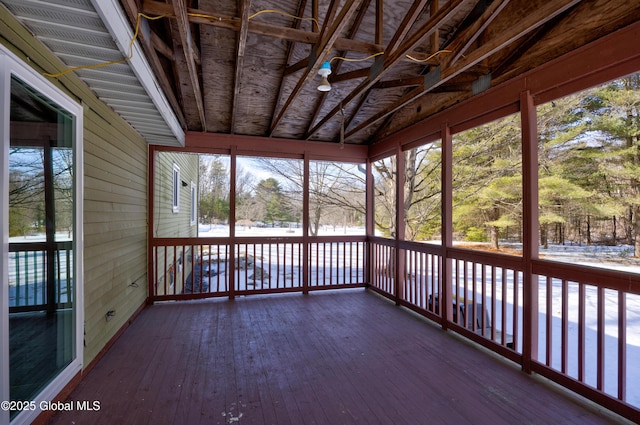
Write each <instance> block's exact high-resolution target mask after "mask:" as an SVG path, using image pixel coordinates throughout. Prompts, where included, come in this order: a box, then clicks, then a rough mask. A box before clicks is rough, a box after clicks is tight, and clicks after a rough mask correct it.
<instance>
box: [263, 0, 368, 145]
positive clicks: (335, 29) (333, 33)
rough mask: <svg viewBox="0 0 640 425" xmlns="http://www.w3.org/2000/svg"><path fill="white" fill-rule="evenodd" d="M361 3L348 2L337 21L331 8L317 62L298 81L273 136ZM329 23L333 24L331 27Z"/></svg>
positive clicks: (318, 49)
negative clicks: (332, 16) (332, 17)
mask: <svg viewBox="0 0 640 425" xmlns="http://www.w3.org/2000/svg"><path fill="white" fill-rule="evenodd" d="M334 3H335V4H337V3H338V2H337V1H332V4H334ZM360 3H362V0H347V2H346V3H345V5H344V6H343V7H342V9H341V10H340V13H339V14H338V16H337V17H336V18H335V19H330V17H331V15H332V13H331V9H333V8H331V7H330V12H329V13H328V17H327V20H326V21H325V22H324V25H323V28H322V30H321V31H320V42H319V43H318V44H317V45H316V49H315V50H316V55H315V56H316V57H315V60H314V61H313V63H311V61H310V63H309V65H310V66H309V67H308V68H307V70H306V71H304V73H303V75H302V77H301V78H300V80H298V84H296V86H295V88H294V89H293V91H292V92H291V94H290V95H289V98H288V99H287V101H286V102H285V104H284V105H283V107H282V109H281V110H280V113H279V114H278V116H277V117H276V118H275V119H274V121H273V122H272V123H271V132H270V133H271V134H273V131H274V130H275V128H276V127H277V126H278V124H279V123H280V121H281V120H282V118H283V117H284V115H285V114H286V113H287V110H288V109H289V107H290V106H291V104H292V103H293V101H294V100H295V99H296V98H297V96H298V94H299V93H300V91H301V90H302V88H303V87H304V85H305V84H306V83H307V81H308V80H309V79H310V78H313V77H314V76H315V74H316V73H317V72H318V69H319V68H320V65H321V64H322V63H323V62H324V61H326V60H327V57H328V55H329V50H330V49H332V48H333V47H334V44H335V41H336V40H337V38H338V36H339V35H340V33H341V32H342V30H343V29H344V27H345V26H346V25H347V24H348V23H349V22H350V21H351V17H352V16H353V14H354V13H355V12H356V10H357V9H358V6H359V5H360ZM329 22H331V25H330V26H329Z"/></svg>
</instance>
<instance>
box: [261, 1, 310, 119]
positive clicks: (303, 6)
mask: <svg viewBox="0 0 640 425" xmlns="http://www.w3.org/2000/svg"><path fill="white" fill-rule="evenodd" d="M317 3H318V2H317V0H313V3H312V7H313V8H314V9H315V8H317ZM306 8H307V0H300V3H299V4H298V13H297V15H296V16H298V17H299V18H300V17H302V16H304V11H305V9H306ZM315 22H318V21H317V19H316V20H315ZM301 24H302V21H301V20H300V19H294V21H293V28H295V29H299V28H300V25H301ZM312 27H313V28H314V29H315V25H312ZM318 30H319V28H318ZM288 44H289V45H288V46H287V59H286V61H285V64H287V65H288V64H289V63H290V62H291V59H292V58H293V51H294V47H295V43H294V42H292V41H289V42H288ZM307 66H309V58H308V57H306V58H304V59H303V60H301V61H299V62H298V63H296V64H293V65H288V66H286V67H285V69H284V72H283V73H282V78H281V79H280V83H279V85H278V94H277V96H276V102H275V105H274V107H273V112H272V113H271V121H270V122H269V129H271V124H272V123H273V116H274V115H275V111H278V110H280V102H281V99H282V91H283V89H284V82H285V78H286V77H287V76H288V75H290V74H292V73H294V72H297V71H300V70H301V69H304V68H305V67H307Z"/></svg>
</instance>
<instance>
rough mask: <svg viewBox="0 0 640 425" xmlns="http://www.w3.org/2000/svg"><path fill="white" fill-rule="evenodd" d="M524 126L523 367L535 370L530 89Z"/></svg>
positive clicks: (534, 150)
mask: <svg viewBox="0 0 640 425" xmlns="http://www.w3.org/2000/svg"><path fill="white" fill-rule="evenodd" d="M520 120H521V128H522V205H523V208H522V227H523V235H522V237H523V246H522V256H523V260H524V276H523V285H524V291H523V294H522V297H523V318H522V326H523V329H522V369H523V370H524V371H525V372H526V373H531V363H532V361H534V360H537V358H538V277H537V276H536V275H534V274H533V273H532V266H531V263H532V260H534V259H537V258H538V247H539V245H538V235H539V231H538V124H537V117H536V107H535V105H534V103H533V97H532V96H531V93H530V92H529V91H525V92H522V93H521V94H520Z"/></svg>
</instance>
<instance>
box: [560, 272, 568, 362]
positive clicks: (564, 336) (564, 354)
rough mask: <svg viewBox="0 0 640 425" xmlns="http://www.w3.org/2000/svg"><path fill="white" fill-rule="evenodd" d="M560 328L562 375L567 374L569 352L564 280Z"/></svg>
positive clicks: (566, 291)
mask: <svg viewBox="0 0 640 425" xmlns="http://www.w3.org/2000/svg"><path fill="white" fill-rule="evenodd" d="M561 317H562V327H561V331H560V335H561V341H562V342H561V344H560V351H561V361H560V370H561V371H562V373H567V367H568V366H567V362H568V355H569V354H568V352H569V287H568V285H567V281H566V279H562V313H561Z"/></svg>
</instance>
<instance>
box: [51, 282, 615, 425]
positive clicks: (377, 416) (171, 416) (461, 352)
mask: <svg viewBox="0 0 640 425" xmlns="http://www.w3.org/2000/svg"><path fill="white" fill-rule="evenodd" d="M70 400H79V401H93V400H98V401H100V403H101V409H100V411H98V412H80V411H72V412H60V413H58V414H56V415H55V416H54V417H53V418H52V419H51V421H50V423H51V424H54V425H57V424H69V423H75V424H113V423H118V424H135V425H139V424H182V423H188V424H277V425H288V424H295V425H299V424H332V425H333V424H408V425H413V424H431V423H444V424H477V423H491V424H514V423H523V424H524V423H554V424H605V423H614V422H613V421H614V419H615V417H613V416H611V415H606V414H601V412H598V411H597V410H596V409H595V408H594V407H593V406H592V405H583V404H578V403H576V401H575V398H572V397H565V396H564V395H562V392H561V391H558V390H557V389H553V388H550V386H549V385H547V384H545V383H543V382H542V381H541V380H540V379H533V378H532V377H530V376H528V375H526V374H524V373H523V372H521V371H520V370H519V368H518V367H516V366H515V365H513V364H511V363H509V362H507V361H505V360H501V359H498V358H496V357H495V356H493V355H490V354H487V353H486V352H485V351H483V350H481V349H479V348H477V347H475V346H473V345H471V344H468V343H464V342H461V341H460V339H459V338H457V337H454V336H453V335H451V334H450V333H447V332H443V331H442V330H441V329H440V328H438V327H436V326H433V325H431V324H430V323H428V322H427V321H426V320H425V319H422V318H419V317H417V316H416V315H415V314H413V313H409V312H408V311H406V310H404V309H402V308H399V307H396V306H395V305H393V304H392V303H390V302H388V301H386V300H384V299H382V298H381V297H379V296H378V295H376V294H374V293H371V292H369V291H364V290H347V291H335V292H334V291H332V292H322V293H312V294H310V295H299V294H289V295H273V296H254V297H246V298H245V297H239V298H237V299H235V300H232V301H229V300H213V301H199V302H182V303H165V304H156V305H154V306H151V307H149V308H147V309H145V310H144V311H143V312H142V313H141V314H140V316H139V317H138V318H137V319H136V320H135V321H134V322H133V323H132V324H131V326H130V327H129V328H128V329H127V330H126V331H125V332H124V334H123V335H122V336H121V337H120V338H119V339H118V341H116V343H115V344H114V345H113V347H112V348H111V349H110V350H109V351H108V352H107V353H106V354H105V356H104V357H103V358H102V359H101V360H100V361H99V362H98V363H97V365H96V366H95V367H94V368H93V369H92V370H91V372H90V373H89V374H88V375H87V376H86V377H85V378H84V379H83V381H82V382H81V383H80V385H79V386H78V387H77V388H76V390H75V391H74V392H73V393H72V394H71V396H70Z"/></svg>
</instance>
